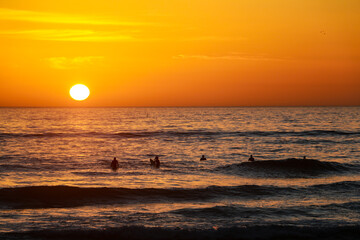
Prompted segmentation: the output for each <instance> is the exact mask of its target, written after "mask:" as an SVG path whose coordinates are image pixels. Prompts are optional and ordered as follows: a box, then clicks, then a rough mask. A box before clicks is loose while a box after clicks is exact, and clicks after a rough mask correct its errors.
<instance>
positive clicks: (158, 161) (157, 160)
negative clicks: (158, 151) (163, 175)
mask: <svg viewBox="0 0 360 240" xmlns="http://www.w3.org/2000/svg"><path fill="white" fill-rule="evenodd" d="M154 162H155V167H156V168H159V167H160V160H159V157H158V156H155V159H154Z"/></svg>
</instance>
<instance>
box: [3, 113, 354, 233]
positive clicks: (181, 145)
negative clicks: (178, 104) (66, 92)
mask: <svg viewBox="0 0 360 240" xmlns="http://www.w3.org/2000/svg"><path fill="white" fill-rule="evenodd" d="M203 154H204V155H205V156H206V157H207V160H206V161H199V159H200V157H201V155H203ZM250 154H253V155H254V157H255V159H256V161H255V162H248V161H247V159H248V158H249V155H250ZM155 155H158V156H159V158H160V161H161V167H160V168H159V169H156V168H151V167H150V162H149V159H150V158H153V157H154V156H155ZM304 156H306V159H303V157H304ZM113 157H117V158H118V160H119V163H120V168H119V169H118V170H117V171H113V170H111V169H110V162H111V160H112V159H113ZM359 236H360V108H356V107H353V108H88V109H65V108H64V109H61V108H51V109H47V108H37V109H35V108H34V109H31V108H2V109H0V238H4V239H358V237H359Z"/></svg>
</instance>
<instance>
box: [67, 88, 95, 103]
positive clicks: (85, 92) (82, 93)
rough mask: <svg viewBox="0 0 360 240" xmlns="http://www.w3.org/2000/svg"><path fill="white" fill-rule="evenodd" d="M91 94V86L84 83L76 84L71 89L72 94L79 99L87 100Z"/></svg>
mask: <svg viewBox="0 0 360 240" xmlns="http://www.w3.org/2000/svg"><path fill="white" fill-rule="evenodd" d="M89 95H90V90H89V88H88V87H87V86H85V85H83V84H76V85H74V86H72V87H71V89H70V96H71V97H72V98H73V99H75V100H77V101H82V100H85V99H87V98H88V96H89Z"/></svg>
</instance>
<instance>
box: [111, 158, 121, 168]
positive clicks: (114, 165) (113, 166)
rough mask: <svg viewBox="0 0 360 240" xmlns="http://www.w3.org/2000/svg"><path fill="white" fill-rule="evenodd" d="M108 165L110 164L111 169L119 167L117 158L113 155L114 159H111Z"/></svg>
mask: <svg viewBox="0 0 360 240" xmlns="http://www.w3.org/2000/svg"><path fill="white" fill-rule="evenodd" d="M110 166H111V168H112V169H117V168H119V162H118V160H116V157H114V160H112V162H111V165H110Z"/></svg>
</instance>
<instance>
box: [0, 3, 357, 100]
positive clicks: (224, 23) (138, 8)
mask: <svg viewBox="0 0 360 240" xmlns="http://www.w3.org/2000/svg"><path fill="white" fill-rule="evenodd" d="M0 44H1V54H0V69H1V70H0V106H35V107H41V106H73V107H74V106H319V105H321V106H323V105H325V106H326V105H332V106H333V105H340V106H341V105H360V1H359V0H221V1H220V0H206V1H205V0H191V1H190V0H173V1H166V0H137V1H133V0H132V1H130V0H121V1H120V0H101V1H99V0H62V1H47V0H11V1H10V0H0ZM78 83H82V84H85V85H86V86H88V87H89V89H90V91H91V94H90V97H89V98H88V99H87V100H85V101H83V102H77V101H74V100H72V99H71V98H70V96H69V89H70V87H71V86H73V85H75V84H78Z"/></svg>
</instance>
